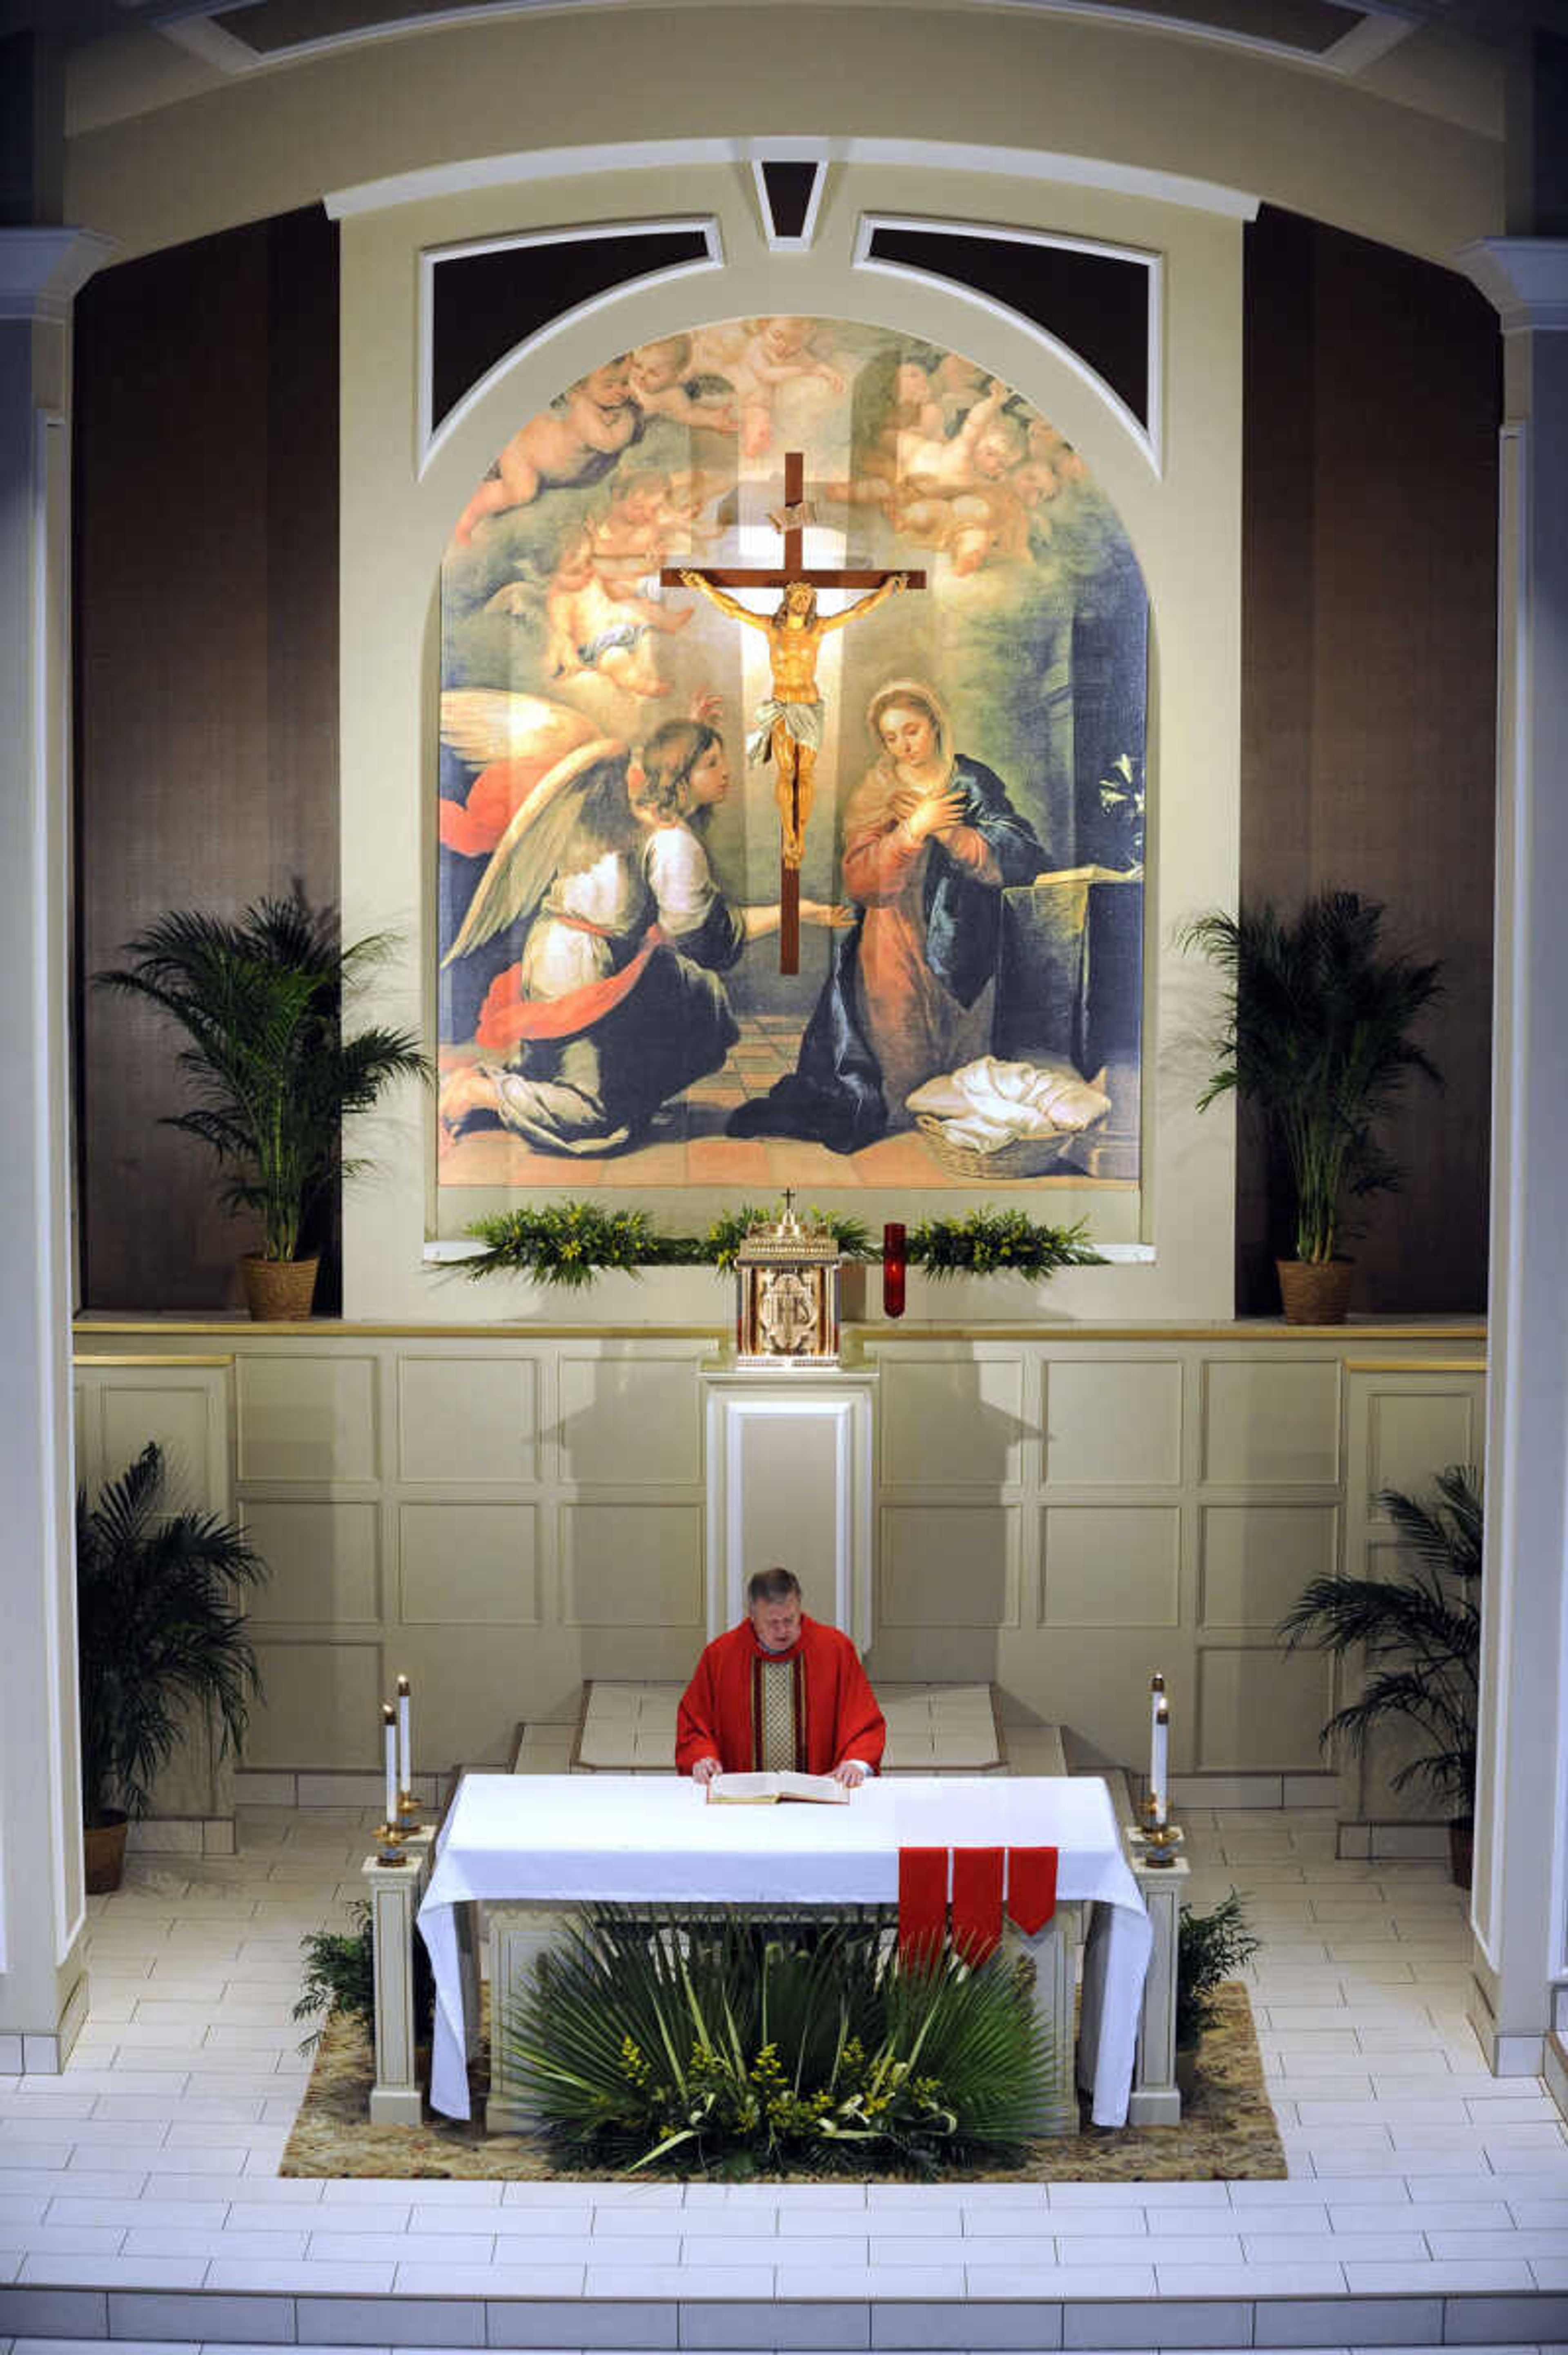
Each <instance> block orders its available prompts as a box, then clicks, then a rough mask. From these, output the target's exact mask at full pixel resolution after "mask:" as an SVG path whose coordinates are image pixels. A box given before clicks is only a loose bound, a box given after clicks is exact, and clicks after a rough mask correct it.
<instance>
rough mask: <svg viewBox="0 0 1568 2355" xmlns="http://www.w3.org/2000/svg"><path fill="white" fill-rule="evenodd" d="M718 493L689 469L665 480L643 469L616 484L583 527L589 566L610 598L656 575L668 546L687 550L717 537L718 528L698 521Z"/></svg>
mask: <svg viewBox="0 0 1568 2355" xmlns="http://www.w3.org/2000/svg"><path fill="white" fill-rule="evenodd" d="M718 487H719V481H718V477H717V476H714V475H705V474H700V473H699V472H697V471H696V470H694V469H691V468H685V469H683V470H682V471H681V472H680V473H678V474H660V473H658V472H656V470H655V469H653V468H651V467H645V468H642V469H640V470H639V471H638V472H637V473H635V474H628V475H627V476H626V477H625V478H624V481H622V482H621V483H620V485H619V486H618V492H617V496H616V497H615V498H614V500H613V502H612V504H611V505H610V506H609V507H607V508H606V510H605V512H604V513H603V515H602V516H601V517H599V518H598V519H597V521H596V522H594V523H592V524H591V525H590V526H589V531H590V534H591V536H592V542H593V560H594V562H595V564H596V565H597V566H598V568H599V571H600V575H601V577H602V578H603V581H604V582H605V585H606V586H607V587H608V588H609V590H610V591H611V593H612V594H613V595H617V596H618V595H619V594H620V593H621V591H622V589H623V588H624V589H628V590H630V589H635V587H636V585H637V583H638V582H639V581H641V580H643V579H644V578H645V575H647V574H648V573H650V572H656V571H657V570H658V568H659V566H660V565H661V564H662V563H663V561H664V558H665V553H666V550H667V549H668V548H670V547H671V546H672V545H676V544H678V545H679V546H680V547H681V548H682V549H687V548H689V547H690V546H691V545H692V544H693V543H694V542H696V541H698V540H714V539H717V538H720V527H719V526H718V525H716V524H705V523H703V522H702V521H701V520H700V517H701V511H702V505H703V501H704V500H705V499H706V498H707V497H709V495H710V493H711V492H712V491H714V490H715V489H717V488H718Z"/></svg>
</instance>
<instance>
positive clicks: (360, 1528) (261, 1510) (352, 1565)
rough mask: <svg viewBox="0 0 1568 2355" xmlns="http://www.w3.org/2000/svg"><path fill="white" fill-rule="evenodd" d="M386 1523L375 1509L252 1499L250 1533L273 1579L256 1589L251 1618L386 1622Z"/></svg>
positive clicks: (247, 1525)
mask: <svg viewBox="0 0 1568 2355" xmlns="http://www.w3.org/2000/svg"><path fill="white" fill-rule="evenodd" d="M380 1518H381V1517H380V1511H379V1507H377V1506H375V1505H371V1504H330V1503H326V1502H324V1501H318V1500H317V1499H315V1498H312V1497H254V1498H252V1499H251V1501H250V1502H248V1503H247V1504H246V1506H245V1508H244V1519H245V1529H246V1534H247V1536H248V1537H249V1538H250V1540H251V1544H252V1545H253V1546H254V1547H255V1549H256V1551H257V1552H258V1553H259V1554H260V1555H261V1559H262V1561H264V1562H265V1563H266V1564H267V1567H268V1569H269V1570H270V1571H271V1572H272V1576H271V1577H270V1578H269V1579H268V1580H267V1582H266V1583H265V1585H263V1586H259V1587H257V1588H256V1589H255V1590H254V1592H253V1594H252V1598H251V1603H250V1604H249V1606H248V1607H249V1610H250V1613H251V1618H252V1619H255V1620H273V1621H283V1622H286V1623H287V1624H288V1625H305V1626H309V1625H311V1624H312V1623H313V1622H314V1621H318V1620H319V1621H321V1622H322V1623H323V1624H328V1623H332V1622H337V1623H340V1624H348V1625H351V1624H352V1623H353V1622H354V1621H356V1620H360V1621H372V1622H373V1621H377V1620H379V1618H380V1616H381V1575H380Z"/></svg>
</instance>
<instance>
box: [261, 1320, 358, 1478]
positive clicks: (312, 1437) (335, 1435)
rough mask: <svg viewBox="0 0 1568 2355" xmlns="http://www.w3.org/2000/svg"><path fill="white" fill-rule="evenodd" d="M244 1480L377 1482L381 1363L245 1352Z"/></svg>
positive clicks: (300, 1352)
mask: <svg viewBox="0 0 1568 2355" xmlns="http://www.w3.org/2000/svg"><path fill="white" fill-rule="evenodd" d="M238 1372H239V1379H240V1479H241V1480H242V1481H249V1480H310V1481H322V1480H373V1479H374V1478H375V1477H376V1360H375V1359H374V1358H336V1357H325V1356H322V1357H316V1356H314V1355H307V1354H306V1352H305V1351H304V1350H303V1349H301V1350H293V1351H290V1352H289V1353H288V1355H286V1356H285V1355H283V1353H282V1352H279V1353H278V1354H276V1355H273V1354H272V1352H270V1351H269V1352H267V1353H265V1354H263V1353H261V1352H252V1351H245V1352H242V1353H241V1355H240V1362H239V1368H238Z"/></svg>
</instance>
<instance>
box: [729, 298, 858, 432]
mask: <svg viewBox="0 0 1568 2355" xmlns="http://www.w3.org/2000/svg"><path fill="white" fill-rule="evenodd" d="M813 325H814V323H813V322H812V321H811V320H810V319H797V318H792V317H783V316H781V317H777V318H769V319H748V320H747V322H746V330H747V337H746V342H745V345H744V346H743V347H742V349H741V354H740V357H738V358H737V359H736V360H735V361H733V362H732V364H731V378H732V380H733V382H734V386H735V390H736V393H737V394H738V396H739V398H740V402H741V450H742V452H743V453H744V454H745V455H746V456H747V457H748V458H760V457H761V456H763V453H765V452H766V451H767V450H769V449H770V448H771V447H772V446H773V390H774V388H775V387H776V386H778V385H781V384H789V383H791V382H794V381H796V380H798V379H800V378H810V377H816V378H818V379H820V381H821V382H822V383H823V384H825V385H827V389H828V390H829V391H830V392H842V391H843V389H844V378H843V375H842V373H841V372H840V371H839V370H838V369H837V368H834V367H832V366H831V365H830V364H829V362H827V360H825V359H822V358H820V357H818V355H817V353H816V351H815V350H814V349H813V348H812V333H813Z"/></svg>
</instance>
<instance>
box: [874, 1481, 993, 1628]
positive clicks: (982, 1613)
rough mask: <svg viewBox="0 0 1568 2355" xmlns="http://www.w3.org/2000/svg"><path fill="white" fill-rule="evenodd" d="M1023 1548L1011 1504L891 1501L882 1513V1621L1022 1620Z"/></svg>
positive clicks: (983, 1623) (959, 1623)
mask: <svg viewBox="0 0 1568 2355" xmlns="http://www.w3.org/2000/svg"><path fill="white" fill-rule="evenodd" d="M1018 1553H1019V1518H1018V1513H1017V1510H1016V1508H1013V1507H1010V1506H1007V1505H922V1506H920V1507H919V1508H915V1507H913V1506H891V1507H890V1508H888V1509H887V1510H886V1511H885V1512H884V1513H883V1515H882V1544H881V1563H880V1579H881V1599H880V1608H879V1611H878V1614H877V1616H878V1623H879V1625H882V1626H887V1627H1008V1626H1013V1625H1016V1624H1017V1621H1018V1615H1019V1604H1018V1593H1019V1565H1018Z"/></svg>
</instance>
